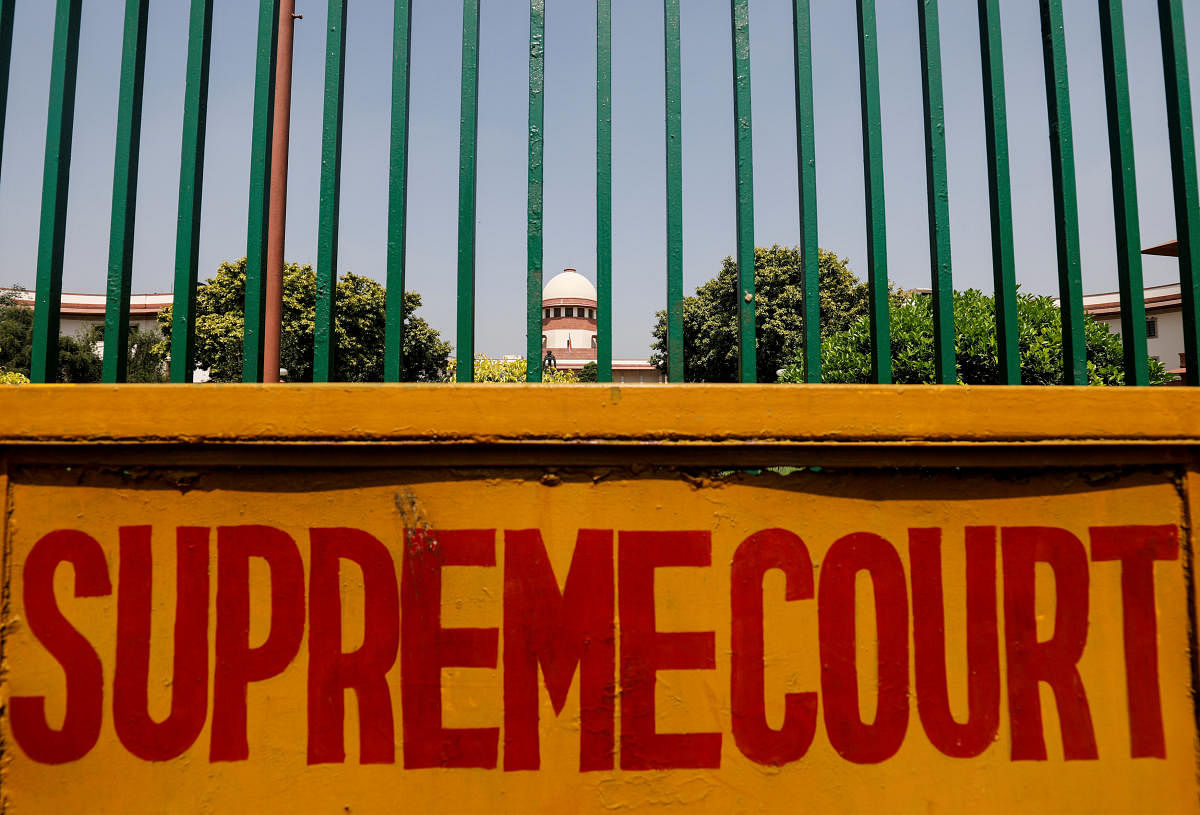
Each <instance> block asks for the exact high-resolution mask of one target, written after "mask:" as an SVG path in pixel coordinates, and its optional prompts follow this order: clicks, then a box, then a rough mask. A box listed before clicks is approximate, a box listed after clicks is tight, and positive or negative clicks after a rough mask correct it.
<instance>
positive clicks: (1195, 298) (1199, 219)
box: [1158, 0, 1200, 386]
mask: <svg viewBox="0 0 1200 815" xmlns="http://www.w3.org/2000/svg"><path fill="white" fill-rule="evenodd" d="M1158 22H1159V32H1160V34H1161V35H1162V52H1163V74H1164V76H1165V77H1166V83H1167V85H1166V90H1167V125H1168V129H1169V131H1170V138H1171V169H1172V175H1173V177H1174V186H1175V229H1176V234H1177V235H1178V236H1179V286H1180V292H1181V294H1182V296H1183V297H1182V299H1183V350H1184V356H1185V358H1186V359H1187V366H1186V368H1187V373H1186V374H1185V375H1184V381H1185V382H1186V383H1187V384H1188V385H1192V386H1196V385H1200V325H1198V324H1197V315H1198V313H1200V274H1197V269H1196V261H1197V255H1196V253H1197V252H1200V189H1198V188H1197V185H1196V183H1197V182H1196V133H1195V128H1194V125H1193V119H1192V90H1191V83H1190V81H1189V77H1188V55H1187V37H1186V32H1185V29H1184V26H1183V2H1182V0H1158Z"/></svg>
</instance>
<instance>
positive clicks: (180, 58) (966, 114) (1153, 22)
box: [0, 0, 1200, 357]
mask: <svg viewBox="0 0 1200 815" xmlns="http://www.w3.org/2000/svg"><path fill="white" fill-rule="evenodd" d="M812 4H813V25H814V31H815V37H814V39H815V66H816V67H815V72H816V78H815V83H816V117H817V173H818V187H819V190H818V197H819V219H820V221H819V229H820V243H821V246H822V247H824V248H827V249H831V250H834V251H836V252H838V253H839V254H841V255H843V256H845V257H847V258H849V260H850V262H851V265H852V267H853V268H854V269H855V271H856V272H857V273H858V274H859V275H860V277H861V276H864V275H865V273H866V253H865V226H864V202H863V182H862V157H861V136H860V130H859V127H860V119H859V103H858V98H859V96H858V73H857V52H856V29H855V18H854V3H853V2H851V1H850V0H813V2H812ZM53 5H54V4H52V3H49V2H45V1H44V0H18V3H17V11H16V38H15V47H14V54H13V70H12V76H13V79H12V88H11V90H10V95H9V110H8V127H7V132H6V133H5V144H4V154H3V167H2V169H0V284H4V285H7V284H9V283H19V284H26V285H29V284H32V282H33V279H34V270H35V265H36V258H37V223H38V207H39V202H40V198H41V189H40V186H41V168H42V156H43V151H44V146H45V127H46V99H47V90H48V85H49V65H50V41H51V35H52V30H53ZM941 5H942V8H941V24H942V48H943V59H944V62H945V69H946V72H945V86H946V88H945V93H946V107H947V137H948V150H949V161H950V184H951V186H950V202H951V228H952V233H953V252H954V265H955V269H954V273H955V285H956V287H957V288H967V287H980V288H983V289H985V290H990V287H991V279H992V278H991V255H990V243H989V232H988V211H987V175H986V166H985V152H984V133H983V104H982V98H981V79H980V66H979V37H978V27H977V21H976V4H975V3H972V2H969V1H968V0H943V2H942V4H941ZM1186 5H1187V11H1188V12H1189V15H1190V16H1189V18H1188V20H1187V25H1188V32H1189V35H1190V36H1189V44H1190V45H1191V46H1192V48H1191V50H1192V64H1193V66H1194V68H1195V66H1197V64H1198V63H1197V58H1196V56H1195V52H1196V51H1197V50H1198V49H1200V10H1197V9H1196V7H1195V6H1194V5H1192V4H1186ZM150 6H151V11H150V40H149V43H150V44H149V56H148V67H147V81H146V105H145V110H146V112H145V122H144V126H143V147H142V165H141V166H142V176H141V183H140V187H139V209H138V221H137V249H136V253H135V268H134V290H135V291H139V292H146V291H169V290H170V289H171V285H172V276H173V271H172V270H173V269H174V262H175V260H174V243H175V207H176V201H177V194H178V193H177V190H178V163H179V139H180V130H181V126H182V101H181V100H182V92H183V81H184V69H185V58H186V51H185V45H186V38H187V3H186V2H184V0H151V3H150ZM325 6H326V3H325V2H324V0H299V2H298V9H297V10H298V11H299V12H300V13H303V14H304V20H302V21H300V22H299V23H298V24H297V27H296V73H295V97H294V109H293V143H292V152H291V170H290V185H291V196H290V200H289V208H288V215H289V220H288V241H287V255H288V258H289V259H290V260H294V261H298V262H306V263H311V262H313V261H314V260H315V257H316V242H317V200H318V186H319V169H320V143H321V111H322V93H323V71H324V41H325V27H324V22H325V14H326V8H325ZM547 6H548V12H547V14H548V23H547V25H548V33H547V91H546V193H545V194H546V218H545V265H546V270H547V275H549V274H552V273H553V272H554V271H556V270H558V269H561V268H563V267H567V266H573V267H576V268H578V269H579V270H580V271H581V272H583V273H584V274H586V275H588V276H589V277H591V278H592V279H593V280H594V279H595V204H594V201H595V198H594V196H595V169H594V162H595V101H594V89H595V84H594V83H595V12H594V6H593V4H592V3H590V2H584V0H547ZM682 6H683V21H682V29H683V72H684V78H683V81H684V89H683V90H684V96H683V112H684V197H685V204H684V240H685V252H684V267H685V268H684V275H685V280H684V284H685V290H686V291H687V292H689V293H690V292H691V291H692V290H694V288H695V287H696V286H697V285H699V284H701V283H703V282H704V281H705V280H707V279H708V278H710V277H712V276H713V275H715V274H716V272H717V271H718V269H719V268H720V262H721V259H722V258H724V257H725V256H726V255H729V254H732V253H733V251H734V239H735V238H734V223H735V215H734V166H733V116H732V79H731V76H732V71H731V53H730V14H729V2H728V0H683V3H682ZM1064 6H1065V14H1066V30H1067V37H1068V51H1069V54H1068V56H1069V60H1070V77H1071V82H1072V93H1073V100H1072V102H1073V114H1074V120H1075V130H1076V157H1077V163H1078V174H1079V179H1078V183H1079V197H1080V209H1081V219H1082V234H1083V266H1084V285H1085V290H1086V291H1089V292H1094V291H1108V290H1112V289H1115V288H1116V272H1115V246H1114V241H1113V227H1112V199H1111V186H1110V178H1109V170H1108V166H1109V165H1108V147H1107V135H1106V130H1105V113H1104V97H1103V85H1102V78H1101V67H1100V50H1099V23H1098V19H1097V11H1096V2H1095V0H1065V2H1064ZM123 7H124V3H123V2H121V0H88V2H85V3H84V12H83V44H82V47H81V54H80V77H79V100H78V106H77V113H76V127H75V147H74V163H73V171H72V181H71V195H70V208H69V217H68V237H67V249H66V269H65V273H64V289H65V290H67V291H85V292H99V291H103V289H104V281H105V275H106V258H107V253H108V228H109V216H110V206H111V200H110V199H111V189H112V163H113V148H114V141H115V128H116V124H115V118H116V97H117V83H118V72H119V64H120V48H121V17H122V14H123ZM256 7H257V3H254V2H251V1H250V0H216V2H215V15H214V46H213V72H212V85H211V91H210V100H211V101H210V109H209V132H208V145H209V148H208V159H207V167H206V173H205V199H204V210H203V235H202V242H201V253H200V258H201V267H200V268H201V277H202V278H203V277H206V276H209V275H211V274H212V273H213V271H214V270H215V269H216V267H217V265H218V264H219V263H220V262H221V261H222V260H225V259H232V258H237V257H240V256H242V255H244V254H245V251H246V249H245V247H246V208H247V183H248V178H249V154H250V151H249V145H250V117H251V102H252V92H253V72H254V39H255V25H256ZM482 7H483V12H482V37H481V39H482V43H481V66H480V74H481V79H480V94H481V98H480V128H479V145H480V146H479V196H480V197H479V219H478V224H479V243H478V294H477V311H478V314H477V332H478V333H477V340H476V346H477V349H478V350H480V351H483V352H486V353H489V354H504V353H511V354H520V353H522V352H523V349H524V347H525V341H524V299H523V298H524V290H525V282H524V280H525V269H526V260H525V240H526V239H525V202H526V177H527V174H526V149H527V148H526V138H527V135H526V128H527V99H528V97H527V88H528V84H527V83H528V26H529V16H528V4H527V3H526V2H525V0H483V2H482ZM1001 7H1002V14H1003V23H1004V48H1005V57H1006V81H1007V86H1008V105H1009V122H1010V140H1011V149H1012V166H1013V176H1012V182H1013V191H1014V200H1015V225H1016V253H1017V279H1018V281H1019V283H1020V284H1021V285H1022V287H1023V288H1024V289H1026V290H1029V291H1036V292H1045V293H1055V291H1056V287H1057V277H1056V275H1057V272H1056V258H1055V252H1054V232H1053V220H1052V215H1053V211H1052V199H1051V193H1050V168H1049V148H1048V139H1047V132H1046V104H1045V91H1044V85H1043V77H1042V60H1041V44H1040V33H1039V23H1038V4H1037V0H1003V2H1002V3H1001ZM750 11H751V38H752V58H753V69H752V70H753V74H752V82H753V94H754V95H753V110H754V137H755V144H754V157H755V213H756V224H755V226H756V230H755V231H756V236H757V243H759V244H760V245H769V244H773V243H779V244H788V245H792V244H795V243H797V242H798V240H799V230H800V225H799V216H798V214H797V190H796V187H797V183H796V149H795V112H794V101H793V87H792V39H791V36H792V35H791V2H790V0H750ZM1125 11H1126V24H1127V38H1128V52H1129V60H1130V80H1131V91H1132V97H1133V115H1134V120H1135V125H1134V126H1135V141H1136V145H1137V170H1138V177H1139V200H1140V205H1141V226H1142V236H1143V244H1145V245H1150V244H1152V243H1158V242H1161V241H1164V240H1168V239H1170V238H1173V237H1174V231H1175V230H1174V220H1173V215H1172V211H1173V210H1172V207H1173V203H1172V199H1171V193H1170V165H1169V161H1168V155H1167V134H1166V123H1165V113H1164V108H1163V80H1162V67H1161V57H1160V52H1159V45H1158V26H1157V10H1156V3H1155V2H1154V0H1126V2H1125ZM878 15H879V17H878V25H879V32H880V59H881V65H882V97H883V128H884V142H885V155H884V160H885V172H886V185H887V218H888V221H887V227H888V248H889V264H890V266H889V274H890V277H891V278H892V280H894V281H895V282H896V283H897V284H899V285H901V286H905V287H920V286H928V279H929V270H928V269H929V259H928V258H929V256H928V240H927V231H926V230H927V227H926V214H925V213H926V208H925V162H924V143H923V135H922V134H923V130H922V127H923V125H922V113H921V85H920V73H919V52H918V48H917V18H916V2H915V0H878ZM461 24H462V6H461V2H459V0H414V20H413V25H414V35H413V36H414V41H413V83H412V94H413V98H412V145H411V154H410V155H411V158H410V166H411V187H410V219H409V227H408V229H409V260H408V281H409V288H411V289H414V290H416V291H419V292H421V293H422V295H424V298H425V308H424V315H425V317H426V318H427V319H429V320H430V322H431V323H432V324H433V325H434V326H435V327H436V328H438V329H439V330H440V331H442V333H443V335H444V336H446V337H447V338H448V339H453V336H454V309H455V269H456V265H455V264H456V245H455V241H456V229H457V195H458V184H457V172H458V114H459V110H458V106H459V73H460V67H459V65H460V63H459V60H460V48H461ZM662 25H663V23H662V9H661V4H659V3H657V2H649V0H614V2H613V38H614V52H615V53H614V63H615V65H614V77H613V96H614V101H613V113H614V154H615V167H614V210H615V213H614V225H613V226H614V243H615V251H614V274H613V280H614V315H613V318H614V319H613V325H614V334H615V338H614V350H615V353H616V355H617V356H618V357H638V356H643V355H644V354H646V353H647V346H648V343H649V336H650V329H651V326H652V323H653V315H654V312H655V311H656V310H657V309H659V308H662V306H663V303H664V300H665V296H666V295H665V289H666V283H665V239H664V230H665V201H664V199H665V193H664V146H663V57H662ZM348 37H349V46H348V59H347V71H348V74H347V83H346V86H347V97H346V125H345V128H346V130H345V148H346V153H345V160H344V171H343V204H342V231H341V263H340V268H341V269H342V270H343V271H346V270H350V271H354V272H357V273H360V274H366V275H369V276H372V277H376V278H379V279H382V277H383V274H384V258H385V249H386V225H387V177H386V176H387V173H386V167H387V155H388V133H389V130H388V128H389V119H390V110H389V105H390V103H389V99H390V90H389V83H390V60H391V3H389V2H386V0H352V2H351V7H350V22H349V29H348ZM1192 75H1193V79H1194V81H1196V80H1200V71H1198V70H1195V69H1194V70H1193V71H1192ZM1145 274H1146V282H1147V284H1148V285H1153V284H1158V283H1167V282H1174V281H1175V280H1177V279H1178V269H1177V266H1176V264H1175V262H1174V261H1173V260H1169V259H1158V258H1147V259H1146V268H1145Z"/></svg>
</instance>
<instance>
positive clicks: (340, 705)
mask: <svg viewBox="0 0 1200 815" xmlns="http://www.w3.org/2000/svg"><path fill="white" fill-rule="evenodd" d="M310 536H311V542H312V556H311V561H310V564H309V568H310V570H311V574H310V575H309V581H310V582H309V624H308V763H309V764H326V763H340V762H343V761H345V760H346V746H345V738H344V737H345V716H346V711H345V705H346V693H345V691H346V689H347V688H349V689H352V690H353V691H354V693H355V695H356V697H357V699H358V734H359V746H358V753H359V761H360V762H361V763H363V764H391V763H392V762H394V761H395V760H396V747H395V744H396V739H395V724H394V719H393V717H392V697H391V691H390V690H389V688H388V682H387V672H388V671H390V670H391V668H392V666H393V665H394V664H395V663H396V652H397V651H398V650H399V647H400V597H399V593H398V592H397V589H396V565H395V563H394V562H393V560H392V556H391V554H390V553H389V552H388V550H387V547H386V546H384V545H383V544H382V543H381V542H380V541H379V540H378V539H376V538H374V537H372V536H371V535H368V534H367V533H366V532H363V531H362V530H359V529H313V530H311V531H310ZM343 560H349V561H353V562H354V563H355V564H356V565H357V566H358V567H359V569H360V570H361V571H362V576H363V641H362V645H361V646H359V648H358V649H357V650H355V651H353V652H351V653H348V654H347V653H343V652H342V596H341V564H342V561H343Z"/></svg>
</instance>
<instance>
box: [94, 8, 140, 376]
mask: <svg viewBox="0 0 1200 815" xmlns="http://www.w3.org/2000/svg"><path fill="white" fill-rule="evenodd" d="M149 7H150V0H126V2H125V40H124V45H123V47H122V55H121V96H120V101H119V102H118V108H117V148H116V160H115V162H114V164H113V202H112V225H111V230H110V232H109V241H108V292H107V296H106V298H105V301H104V303H105V307H104V368H103V381H104V382H124V381H125V377H126V367H127V361H128V354H129V294H130V291H131V290H132V288H131V287H132V283H133V239H134V225H135V223H136V221H137V185H138V159H139V158H140V156H141V142H142V89H143V87H144V86H145V78H146V17H147V13H148V11H149Z"/></svg>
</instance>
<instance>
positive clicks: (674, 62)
mask: <svg viewBox="0 0 1200 815" xmlns="http://www.w3.org/2000/svg"><path fill="white" fill-rule="evenodd" d="M663 17H664V27H663V31H664V46H665V55H666V97H665V98H666V104H667V110H666V126H667V130H666V133H667V381H669V382H682V381H683V380H684V376H683V365H684V362H683V78H682V72H681V65H680V61H681V41H680V32H679V0H664V2H663Z"/></svg>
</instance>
